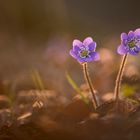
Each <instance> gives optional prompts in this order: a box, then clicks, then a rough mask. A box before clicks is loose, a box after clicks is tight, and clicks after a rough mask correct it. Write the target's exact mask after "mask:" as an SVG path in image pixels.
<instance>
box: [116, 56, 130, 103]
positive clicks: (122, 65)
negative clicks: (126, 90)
mask: <svg viewBox="0 0 140 140" xmlns="http://www.w3.org/2000/svg"><path fill="white" fill-rule="evenodd" d="M127 57H128V54H125V55H124V56H123V58H122V62H121V65H120V69H119V72H118V75H117V78H116V85H115V90H114V93H115V101H116V102H117V101H118V100H119V93H120V86H121V81H122V76H123V72H124V67H125V64H126V61H127Z"/></svg>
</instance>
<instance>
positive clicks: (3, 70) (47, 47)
mask: <svg viewBox="0 0 140 140" xmlns="http://www.w3.org/2000/svg"><path fill="white" fill-rule="evenodd" d="M139 9H140V1H139V0H104V1H103V0H12V1H11V0H5V1H2V0H1V1H0V84H1V85H11V87H12V89H13V90H15V91H18V90H25V89H33V88H36V86H35V84H34V81H33V75H35V73H37V74H38V75H39V77H41V80H42V81H43V83H44V85H45V88H46V89H51V90H55V91H57V92H59V93H62V94H64V95H66V96H71V94H72V92H74V90H73V89H72V87H71V86H70V85H69V83H68V82H67V79H66V74H65V73H66V71H67V72H68V73H69V74H70V75H71V77H72V78H73V79H74V80H75V82H76V83H77V84H78V85H79V86H81V85H82V84H83V83H84V79H83V75H82V68H81V66H80V64H78V63H77V62H76V61H75V60H74V59H73V58H72V57H71V56H70V55H69V50H70V49H71V47H72V41H73V39H75V38H77V39H80V40H83V39H84V38H85V37H87V36H91V37H93V39H94V40H95V41H96V42H97V44H98V47H97V51H99V52H100V55H101V61H100V62H95V63H90V64H89V68H90V74H91V78H92V79H93V84H94V85H95V87H96V88H97V90H98V91H99V92H100V93H101V94H102V93H109V92H112V91H113V87H114V83H115V77H116V74H117V71H118V68H119V62H120V58H121V57H120V56H119V55H118V54H117V53H116V48H117V46H118V45H119V43H120V33H121V32H128V31H129V30H135V29H136V28H139V27H140V16H139ZM139 58H140V56H137V57H131V56H130V57H129V62H128V64H127V70H126V71H125V76H126V82H128V83H130V84H133V83H136V82H138V81H139V69H140V64H139ZM1 87H2V86H1Z"/></svg>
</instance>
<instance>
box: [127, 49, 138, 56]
mask: <svg viewBox="0 0 140 140" xmlns="http://www.w3.org/2000/svg"><path fill="white" fill-rule="evenodd" d="M129 53H130V54H131V55H138V53H139V51H138V50H137V51H135V50H132V49H131V50H129Z"/></svg>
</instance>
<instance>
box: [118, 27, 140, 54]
mask: <svg viewBox="0 0 140 140" xmlns="http://www.w3.org/2000/svg"><path fill="white" fill-rule="evenodd" d="M139 51H140V28H139V29H136V30H135V31H130V32H129V33H128V34H126V33H122V34H121V45H120V46H119V47H118V50H117V52H118V53H119V54H121V55H124V54H126V53H130V54H131V55H137V54H138V53H139Z"/></svg>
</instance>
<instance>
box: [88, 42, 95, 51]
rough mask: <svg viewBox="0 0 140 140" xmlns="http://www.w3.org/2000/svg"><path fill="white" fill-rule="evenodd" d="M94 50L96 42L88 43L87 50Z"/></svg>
mask: <svg viewBox="0 0 140 140" xmlns="http://www.w3.org/2000/svg"><path fill="white" fill-rule="evenodd" d="M95 49H96V42H94V41H93V42H92V43H90V44H89V45H88V50H89V51H95Z"/></svg>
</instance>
